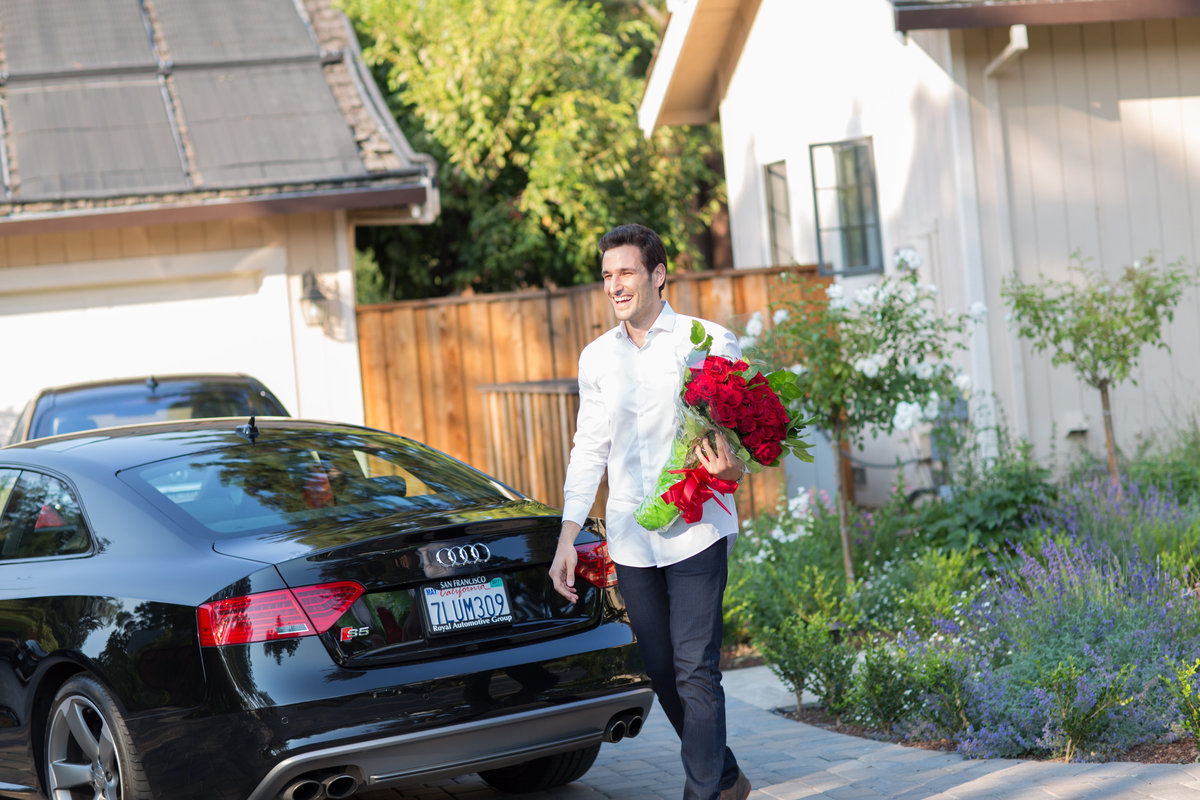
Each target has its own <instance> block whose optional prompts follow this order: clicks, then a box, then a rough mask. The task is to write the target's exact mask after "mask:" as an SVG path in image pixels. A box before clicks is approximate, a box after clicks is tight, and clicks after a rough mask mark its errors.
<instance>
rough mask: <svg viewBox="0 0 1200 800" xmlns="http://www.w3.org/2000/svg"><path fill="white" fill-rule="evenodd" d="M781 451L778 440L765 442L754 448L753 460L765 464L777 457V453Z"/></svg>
mask: <svg viewBox="0 0 1200 800" xmlns="http://www.w3.org/2000/svg"><path fill="white" fill-rule="evenodd" d="M782 452H783V448H782V447H781V446H780V444H779V442H766V443H764V444H761V445H759V446H758V447H756V448H754V460H755V461H757V462H758V463H760V464H763V465H767V464H770V463H771V462H772V461H774V460H775V459H777V458H779V454H780V453H782Z"/></svg>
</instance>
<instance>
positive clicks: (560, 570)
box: [550, 519, 579, 603]
mask: <svg viewBox="0 0 1200 800" xmlns="http://www.w3.org/2000/svg"><path fill="white" fill-rule="evenodd" d="M578 535H579V523H576V522H569V521H567V520H565V519H564V520H563V524H562V531H561V532H560V533H559V535H558V549H557V550H555V551H554V560H553V561H552V562H550V580H551V582H552V583H553V584H554V590H555V591H556V592H558V593H559V594H561V595H562V596H563V597H565V598H567V599H568V600H570V601H571V602H572V603H578V602H579V593H578V592H576V591H575V564H576V563H577V562H578V561H579V554H578V553H576V552H575V537H576V536H578Z"/></svg>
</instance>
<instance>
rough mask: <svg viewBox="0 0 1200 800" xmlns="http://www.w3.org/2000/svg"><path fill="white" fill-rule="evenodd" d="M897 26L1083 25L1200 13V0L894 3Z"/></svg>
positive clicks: (910, 28)
mask: <svg viewBox="0 0 1200 800" xmlns="http://www.w3.org/2000/svg"><path fill="white" fill-rule="evenodd" d="M893 6H894V9H893V17H894V20H895V26H896V30H897V31H900V32H902V33H903V32H907V31H913V30H922V29H953V28H1000V27H1005V26H1009V25H1078V24H1082V23H1086V22H1121V21H1128V20H1146V19H1179V18H1182V17H1197V16H1200V0H1054V1H1053V2H1047V0H1002V1H1001V2H903V1H902V0H895V2H894V3H893Z"/></svg>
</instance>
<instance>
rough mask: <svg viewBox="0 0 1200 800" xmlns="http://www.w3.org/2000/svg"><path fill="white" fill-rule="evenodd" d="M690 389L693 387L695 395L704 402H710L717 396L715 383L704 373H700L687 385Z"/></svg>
mask: <svg viewBox="0 0 1200 800" xmlns="http://www.w3.org/2000/svg"><path fill="white" fill-rule="evenodd" d="M692 387H695V389H696V394H698V395H699V396H700V397H702V398H704V399H705V400H711V399H712V398H714V397H716V395H717V382H716V381H715V380H713V378H712V376H711V375H709V374H708V373H706V372H703V373H701V374H700V375H698V376H697V377H696V379H695V380H693V381H692V382H691V383H690V384H688V388H689V389H690V388H692Z"/></svg>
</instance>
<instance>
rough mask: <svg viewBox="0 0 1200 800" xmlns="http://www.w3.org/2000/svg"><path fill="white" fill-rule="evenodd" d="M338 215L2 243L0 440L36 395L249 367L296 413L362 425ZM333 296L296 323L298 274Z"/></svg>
mask: <svg viewBox="0 0 1200 800" xmlns="http://www.w3.org/2000/svg"><path fill="white" fill-rule="evenodd" d="M344 229H345V220H344V217H343V215H341V214H336V215H334V214H305V215H298V216H294V217H270V218H262V219H258V220H255V219H251V220H238V221H234V222H229V221H226V222H214V223H191V224H185V225H164V226H154V227H144V228H126V229H111V230H98V231H85V232H78V233H71V234H65V235H46V236H20V237H7V238H0V337H2V339H0V340H2V341H5V342H6V343H8V345H9V346H8V348H7V360H8V363H9V367H8V369H7V370H6V376H7V377H6V378H5V380H4V381H3V382H0V438H6V437H7V433H8V431H9V430H10V429H11V425H12V424H13V422H14V421H15V418H16V415H17V414H18V413H19V412H20V410H21V408H22V407H23V406H24V404H25V402H26V401H27V400H28V399H29V398H30V397H31V396H32V395H33V394H34V393H35V392H36V391H37V390H38V389H40V388H41V387H43V386H47V385H57V384H62V383H70V382H74V381H84V380H93V379H102V378H109V377H119V376H123V375H138V374H150V373H159V374H163V373H170V372H192V371H217V372H246V373H249V374H252V375H254V376H256V377H258V378H260V379H261V380H262V381H263V382H264V383H266V384H267V385H268V386H270V387H271V388H272V390H273V391H275V393H276V394H278V395H279V397H280V399H281V400H282V401H283V403H284V405H285V406H287V408H288V409H289V410H290V411H291V412H292V413H293V414H297V415H301V416H310V417H318V418H328V419H338V420H347V421H352V422H361V421H362V413H363V411H362V390H361V379H360V376H359V370H358V351H357V342H356V333H355V330H354V308H353V297H354V291H353V276H352V272H351V268H350V254H349V247H348V244H347V242H346V236H345V233H344ZM310 269H311V270H313V271H314V273H315V274H317V275H318V278H319V281H320V283H321V286H322V288H324V289H325V290H326V291H327V293H328V294H329V295H331V297H332V298H333V299H332V300H331V303H330V305H331V313H330V315H329V318H328V320H327V321H326V323H325V325H324V326H322V327H309V326H307V325H305V324H304V322H303V319H302V318H301V314H300V307H299V297H300V294H301V290H302V285H301V276H302V275H303V274H304V272H305V271H307V270H310Z"/></svg>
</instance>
